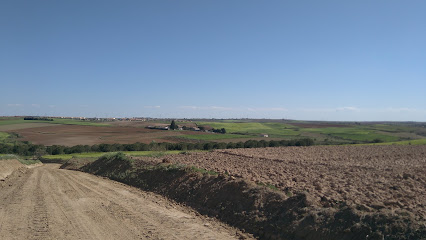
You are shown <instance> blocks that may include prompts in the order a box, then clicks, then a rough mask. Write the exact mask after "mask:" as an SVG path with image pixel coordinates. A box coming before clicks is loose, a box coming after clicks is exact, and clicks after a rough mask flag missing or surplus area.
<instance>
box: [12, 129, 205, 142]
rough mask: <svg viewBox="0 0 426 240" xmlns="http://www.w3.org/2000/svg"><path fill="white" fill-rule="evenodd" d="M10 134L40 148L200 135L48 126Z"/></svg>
mask: <svg viewBox="0 0 426 240" xmlns="http://www.w3.org/2000/svg"><path fill="white" fill-rule="evenodd" d="M10 132H15V133H18V134H19V135H21V136H23V138H20V139H19V140H21V141H30V142H32V143H34V144H43V145H64V146H74V145H79V144H81V145H93V144H100V143H135V142H141V143H150V142H152V141H156V142H179V139H176V138H170V137H171V136H173V137H176V136H181V135H184V134H203V133H200V132H194V131H164V130H154V129H147V128H142V127H98V126H78V125H51V126H48V127H36V128H26V129H16V130H11V131H10Z"/></svg>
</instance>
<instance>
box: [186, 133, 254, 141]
mask: <svg viewBox="0 0 426 240" xmlns="http://www.w3.org/2000/svg"><path fill="white" fill-rule="evenodd" d="M249 137H251V136H247V135H241V134H219V133H211V134H200V135H183V136H179V137H178V138H184V139H191V140H203V141H214V140H222V139H234V138H249Z"/></svg>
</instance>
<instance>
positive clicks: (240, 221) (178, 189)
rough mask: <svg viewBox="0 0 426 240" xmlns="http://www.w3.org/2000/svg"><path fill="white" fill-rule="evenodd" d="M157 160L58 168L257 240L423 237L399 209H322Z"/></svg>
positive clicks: (302, 198)
mask: <svg viewBox="0 0 426 240" xmlns="http://www.w3.org/2000/svg"><path fill="white" fill-rule="evenodd" d="M75 160H76V159H71V160H70V161H69V162H73V161H75ZM160 161H161V160H160V159H155V158H139V159H136V160H135V158H134V159H133V160H129V159H126V158H121V157H117V158H115V159H113V158H112V159H108V158H105V159H102V158H100V159H99V160H97V161H95V162H92V163H89V164H87V165H84V166H83V167H81V166H80V167H77V166H78V165H79V163H78V162H75V163H74V164H73V163H71V164H64V165H63V166H62V167H66V168H68V167H70V168H76V167H77V169H80V170H83V171H87V172H90V173H93V174H97V175H102V176H106V177H109V178H111V179H115V180H118V181H121V182H124V183H127V184H130V185H133V186H137V187H140V188H142V189H144V190H148V191H153V192H156V193H160V194H162V195H164V196H167V197H168V198H171V199H174V200H176V201H178V202H181V203H184V204H186V205H188V206H191V207H193V208H194V209H196V210H197V211H199V212H200V213H202V214H206V215H208V216H213V217H215V218H218V219H220V220H222V221H224V222H227V223H229V224H231V225H233V226H236V227H238V228H241V229H244V230H245V231H247V232H249V233H252V234H254V235H255V236H256V237H258V238H260V239H293V240H295V239H296V240H298V239H300V240H302V239H303V240H319V239H327V240H341V239H348V240H349V239H375V240H379V239H389V240H390V239H392V240H402V239H422V236H425V234H426V229H425V225H424V221H418V220H416V219H415V218H414V217H413V216H412V214H410V213H409V212H407V211H404V210H401V211H395V212H393V211H390V210H388V209H381V210H380V211H374V209H371V210H370V209H368V207H366V206H364V205H362V204H354V205H348V204H347V203H346V202H340V203H334V205H333V206H325V205H324V204H318V203H317V202H315V199H313V197H312V195H311V194H310V193H307V192H295V193H293V194H291V195H288V194H286V193H284V192H282V191H279V190H271V189H270V188H268V187H266V186H259V185H256V184H255V183H253V182H251V181H247V180H246V179H243V178H235V177H234V176H227V175H226V174H219V175H218V176H217V175H214V174H213V175H211V174H208V173H201V172H200V170H197V169H194V168H192V167H185V166H183V165H181V164H170V163H160ZM167 161H168V159H163V162H167ZM81 163H83V162H81ZM83 164H84V163H83Z"/></svg>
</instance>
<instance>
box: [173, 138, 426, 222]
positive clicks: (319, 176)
mask: <svg viewBox="0 0 426 240" xmlns="http://www.w3.org/2000/svg"><path fill="white" fill-rule="evenodd" d="M165 158H167V160H168V161H171V162H173V163H183V164H188V165H195V166H197V167H201V168H206V169H208V170H213V171H217V172H221V173H228V174H229V175H231V176H235V177H242V178H245V179H248V180H252V181H255V182H258V183H259V184H267V185H269V186H271V187H273V186H275V187H276V188H278V189H279V190H280V191H284V192H286V193H287V194H288V195H291V194H292V193H295V192H307V193H308V194H309V195H310V196H311V197H312V198H313V200H314V203H315V204H318V205H320V206H323V207H332V206H333V205H335V204H338V203H342V202H345V203H347V204H348V205H357V206H359V207H360V208H361V209H364V210H365V211H368V212H373V211H386V212H387V213H390V214H410V215H413V216H414V217H415V219H417V220H419V221H425V219H426V198H425V196H426V146H314V147H283V148H263V149H232V150H218V151H214V152H209V153H192V154H188V155H186V154H185V155H184V154H182V155H173V156H166V157H165Z"/></svg>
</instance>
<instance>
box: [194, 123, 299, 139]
mask: <svg viewBox="0 0 426 240" xmlns="http://www.w3.org/2000/svg"><path fill="white" fill-rule="evenodd" d="M197 124H198V125H199V126H203V125H208V126H210V127H213V128H218V129H220V128H225V129H226V132H227V133H234V134H244V135H249V136H251V137H258V136H259V135H260V134H268V135H269V137H273V138H280V137H281V138H285V137H288V136H299V135H300V132H298V131H297V130H298V128H297V127H295V126H292V125H289V124H281V123H260V122H197Z"/></svg>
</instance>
